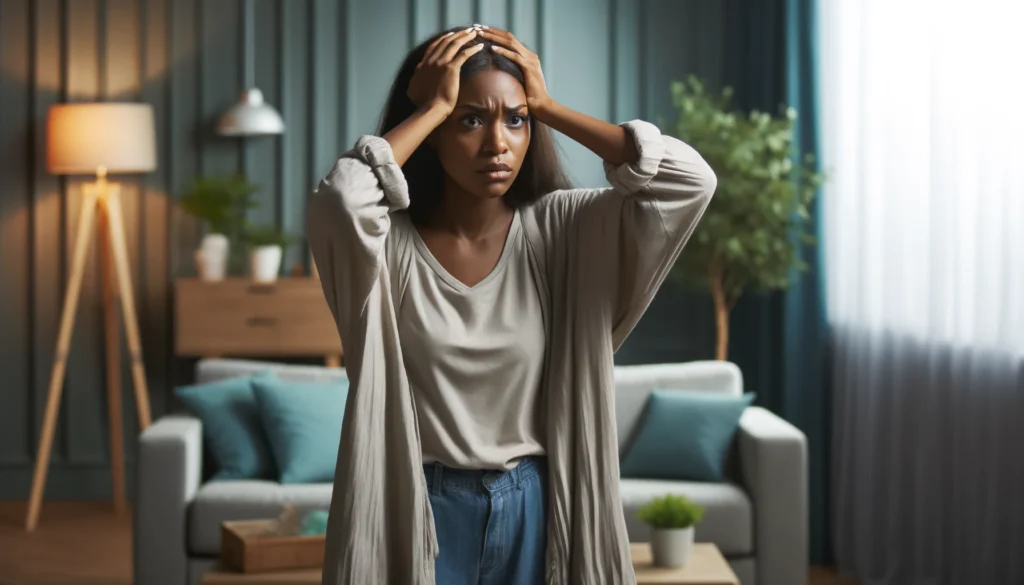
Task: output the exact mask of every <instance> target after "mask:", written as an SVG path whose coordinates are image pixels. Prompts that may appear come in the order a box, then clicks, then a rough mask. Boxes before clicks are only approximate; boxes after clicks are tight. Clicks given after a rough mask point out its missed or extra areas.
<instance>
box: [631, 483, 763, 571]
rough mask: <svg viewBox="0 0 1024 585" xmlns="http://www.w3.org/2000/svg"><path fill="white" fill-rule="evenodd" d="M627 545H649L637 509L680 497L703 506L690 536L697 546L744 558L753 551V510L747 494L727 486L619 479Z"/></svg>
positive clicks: (729, 485) (726, 484) (734, 486)
mask: <svg viewBox="0 0 1024 585" xmlns="http://www.w3.org/2000/svg"><path fill="white" fill-rule="evenodd" d="M619 491H620V493H621V497H622V509H623V512H624V513H625V515H626V529H627V530H628V532H629V540H630V542H647V541H650V539H651V537H650V527H649V526H647V524H644V523H643V522H641V521H640V520H637V518H636V513H637V511H638V510H639V509H640V506H642V505H643V504H645V503H647V502H648V501H650V500H651V499H653V498H656V497H658V496H663V495H665V494H676V495H683V496H686V497H687V498H689V499H690V500H691V501H692V502H693V503H695V504H698V505H701V506H704V517H703V518H702V519H701V521H700V523H699V524H697V527H696V529H695V532H694V537H695V538H696V539H697V540H698V541H701V542H713V543H715V544H716V545H717V546H718V548H719V550H721V551H722V554H724V555H727V556H728V555H746V554H751V553H752V552H753V550H754V538H753V530H754V527H753V510H752V505H751V503H750V499H749V498H748V497H747V494H746V493H745V492H744V491H743V490H742V489H741V488H740V487H739V486H737V485H734V484H731V483H705V482H691V481H672V480H662V479H623V480H621V482H620V484H619Z"/></svg>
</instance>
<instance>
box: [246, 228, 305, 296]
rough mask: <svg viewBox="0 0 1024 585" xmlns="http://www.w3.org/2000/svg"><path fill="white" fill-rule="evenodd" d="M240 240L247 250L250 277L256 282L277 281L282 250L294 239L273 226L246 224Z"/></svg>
mask: <svg viewBox="0 0 1024 585" xmlns="http://www.w3.org/2000/svg"><path fill="white" fill-rule="evenodd" d="M242 240H243V241H244V242H245V244H246V245H247V246H248V248H249V274H250V276H251V277H252V278H253V279H254V280H256V281H257V282H274V281H275V280H277V275H278V273H279V272H280V270H281V257H282V255H283V254H284V249H285V248H286V247H288V246H289V245H291V244H292V243H293V242H294V241H295V237H294V236H292V235H291V234H288V233H286V232H283V231H281V230H279V229H277V228H276V227H274V226H270V225H252V224H246V225H245V228H244V230H243V232H242Z"/></svg>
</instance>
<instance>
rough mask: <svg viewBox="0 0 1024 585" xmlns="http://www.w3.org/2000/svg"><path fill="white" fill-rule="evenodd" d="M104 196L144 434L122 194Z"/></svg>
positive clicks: (144, 395)
mask: <svg viewBox="0 0 1024 585" xmlns="http://www.w3.org/2000/svg"><path fill="white" fill-rule="evenodd" d="M112 187H113V188H111V189H110V191H109V192H108V194H107V213H108V215H109V218H110V241H111V244H112V245H111V250H112V252H113V254H114V268H115V271H116V273H117V282H118V289H119V290H120V292H121V308H122V310H123V312H124V327H125V333H126V334H127V338H128V339H127V340H128V353H129V354H130V357H131V360H132V381H133V382H134V384H133V385H134V386H135V405H136V407H137V408H138V415H139V430H140V431H141V430H145V429H146V428H147V427H148V426H149V425H150V424H151V422H152V415H151V414H150V409H149V388H148V386H147V385H146V368H145V365H144V363H143V361H142V343H141V341H140V340H139V321H138V318H137V317H136V313H135V294H134V293H133V291H132V277H131V273H130V272H129V269H128V247H127V244H126V243H125V237H124V220H123V219H122V214H121V194H120V190H119V189H117V187H116V186H112Z"/></svg>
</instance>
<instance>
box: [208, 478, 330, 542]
mask: <svg viewBox="0 0 1024 585" xmlns="http://www.w3.org/2000/svg"><path fill="white" fill-rule="evenodd" d="M330 503H331V484H330V483H312V484H290V485H282V484H280V483H277V482H276V481H268V480H255V479H250V480H229V481H211V482H207V483H205V484H203V485H202V486H200V488H199V491H197V492H196V496H195V499H194V500H193V501H192V503H191V505H190V506H189V510H188V550H189V551H190V552H191V553H192V554H196V555H217V554H220V525H221V522H225V521H227V520H259V519H262V518H276V517H278V516H279V515H280V514H281V509H282V506H283V505H284V504H291V505H292V506H294V507H295V509H296V511H298V512H299V514H305V513H306V512H308V511H311V510H326V509H327V508H328V507H329V506H330Z"/></svg>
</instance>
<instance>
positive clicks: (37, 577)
mask: <svg viewBox="0 0 1024 585" xmlns="http://www.w3.org/2000/svg"><path fill="white" fill-rule="evenodd" d="M24 526H25V502H0V585H72V584H73V585H128V584H130V583H131V580H132V578H131V574H132V554H131V551H132V538H131V530H132V523H131V517H130V516H129V515H128V514H126V515H125V516H123V517H121V518H118V517H117V516H116V515H115V514H114V511H113V507H112V506H111V505H110V503H108V502H45V503H44V505H43V511H42V514H41V516H40V520H39V525H38V527H37V528H36V530H35V532H33V533H31V534H29V533H26V532H25V528H24ZM808 585H858V583H857V582H856V581H850V580H846V579H841V578H839V577H837V576H836V575H835V572H834V571H832V570H830V569H826V568H823V567H814V568H812V569H811V573H810V580H809V582H808Z"/></svg>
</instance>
